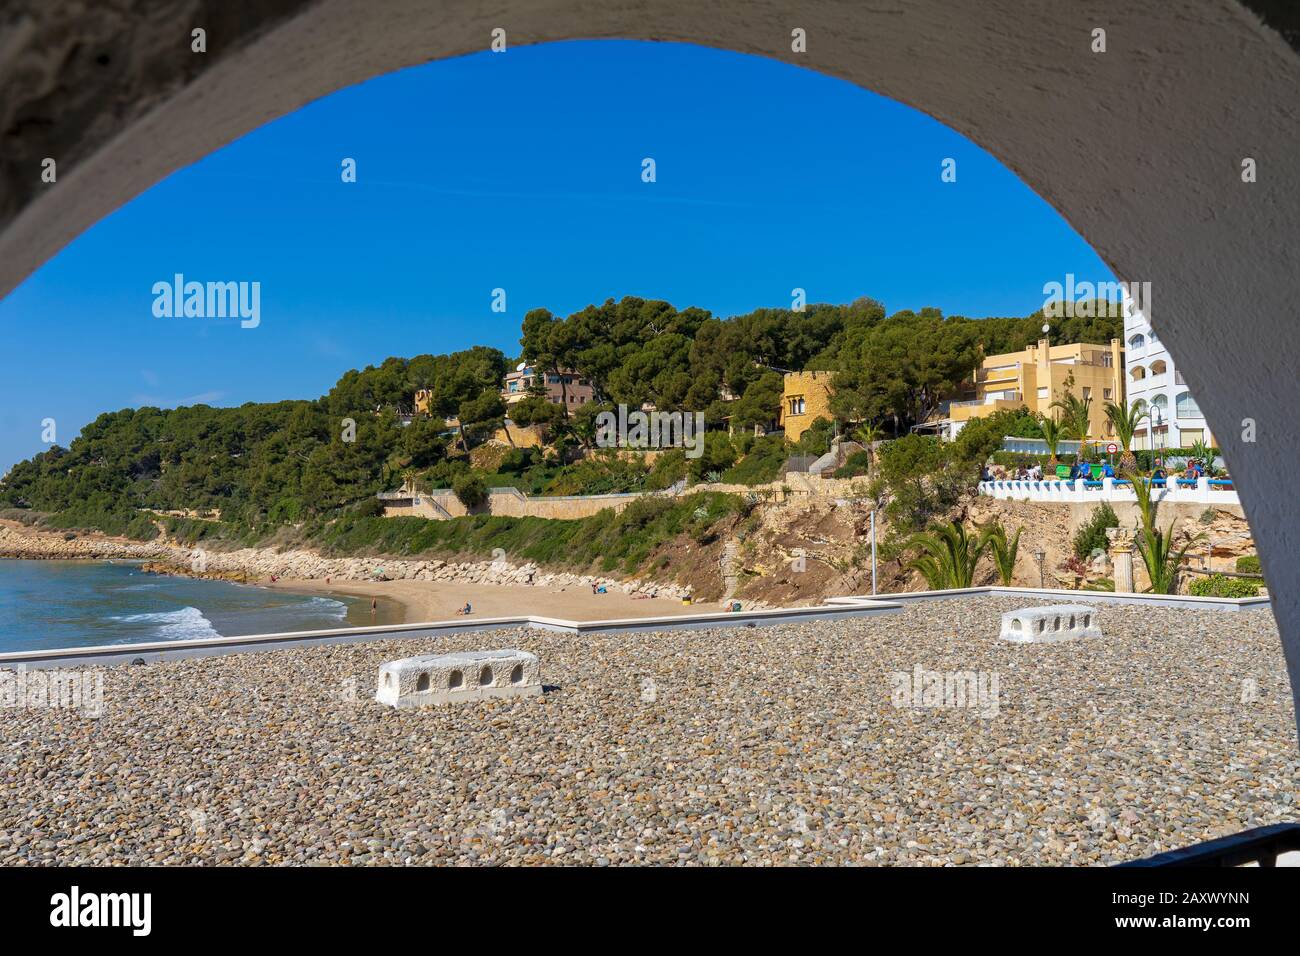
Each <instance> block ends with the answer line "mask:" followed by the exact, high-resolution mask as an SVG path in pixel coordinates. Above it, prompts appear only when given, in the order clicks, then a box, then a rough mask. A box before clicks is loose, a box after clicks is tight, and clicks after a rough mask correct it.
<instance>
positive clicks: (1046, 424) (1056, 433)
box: [1038, 415, 1065, 467]
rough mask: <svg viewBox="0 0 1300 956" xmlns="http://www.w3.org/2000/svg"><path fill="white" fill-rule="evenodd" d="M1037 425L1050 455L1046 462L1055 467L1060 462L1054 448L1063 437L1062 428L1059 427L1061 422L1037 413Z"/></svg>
mask: <svg viewBox="0 0 1300 956" xmlns="http://www.w3.org/2000/svg"><path fill="white" fill-rule="evenodd" d="M1038 427H1039V428H1040V429H1041V430H1042V432H1043V441H1045V442H1046V443H1047V450H1048V452H1049V453H1050V454H1051V456H1052V458H1051V461H1049V462H1048V464H1049V465H1051V466H1052V467H1055V466H1056V465H1058V464H1060V462H1059V461H1058V460H1057V458H1056V448H1057V446H1058V445H1060V444H1061V441H1062V440H1063V439H1064V438H1065V435H1064V434H1063V429H1062V428H1061V423H1060V422H1058V421H1057V420H1056V419H1055V418H1048V417H1047V416H1046V415H1039V416H1038Z"/></svg>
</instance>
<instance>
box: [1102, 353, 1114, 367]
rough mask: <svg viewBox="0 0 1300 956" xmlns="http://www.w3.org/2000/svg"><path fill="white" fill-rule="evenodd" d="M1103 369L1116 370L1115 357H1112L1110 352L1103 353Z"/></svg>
mask: <svg viewBox="0 0 1300 956" xmlns="http://www.w3.org/2000/svg"><path fill="white" fill-rule="evenodd" d="M1101 367H1102V368H1114V367H1115V356H1113V355H1111V354H1110V353H1109V352H1102V353H1101Z"/></svg>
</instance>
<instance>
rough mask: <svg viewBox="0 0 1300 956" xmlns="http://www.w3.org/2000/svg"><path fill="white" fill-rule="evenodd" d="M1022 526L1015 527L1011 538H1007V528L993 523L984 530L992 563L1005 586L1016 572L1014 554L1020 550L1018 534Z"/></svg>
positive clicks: (1021, 532) (1008, 584)
mask: <svg viewBox="0 0 1300 956" xmlns="http://www.w3.org/2000/svg"><path fill="white" fill-rule="evenodd" d="M1024 530H1025V529H1024V528H1017V529H1016V533H1015V535H1013V536H1012V538H1011V540H1009V541H1008V540H1007V529H1006V528H1004V527H1002V525H1001V524H995V525H993V527H991V528H989V529H988V531H987V532H986V535H987V538H988V543H989V548H990V549H991V551H990V553H991V554H992V556H993V565H994V566H995V567H996V568H997V569H998V577H999V578H1001V579H1002V583H1003V584H1004V585H1005V586H1006V587H1010V586H1011V579H1012V577H1013V576H1014V575H1015V573H1016V554H1017V553H1018V552H1019V551H1020V535H1021V534H1023V533H1024Z"/></svg>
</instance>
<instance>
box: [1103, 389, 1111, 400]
mask: <svg viewBox="0 0 1300 956" xmlns="http://www.w3.org/2000/svg"><path fill="white" fill-rule="evenodd" d="M1110 394H1111V390H1110V389H1109V388H1103V389H1102V390H1101V397H1102V398H1103V399H1104V400H1105V401H1108V402H1109V401H1110Z"/></svg>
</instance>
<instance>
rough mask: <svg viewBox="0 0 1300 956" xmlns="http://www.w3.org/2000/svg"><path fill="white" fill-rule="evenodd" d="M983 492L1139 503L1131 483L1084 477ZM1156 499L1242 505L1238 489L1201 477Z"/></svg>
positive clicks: (1159, 492) (1015, 482) (1016, 483)
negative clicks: (1093, 480) (1092, 480)
mask: <svg viewBox="0 0 1300 956" xmlns="http://www.w3.org/2000/svg"><path fill="white" fill-rule="evenodd" d="M979 493H980V494H981V495H986V496H988V497H990V498H1001V499H1003V500H1007V501H1064V502H1082V503H1087V502H1094V501H1130V502H1134V503H1136V502H1137V495H1136V494H1134V493H1133V488H1132V486H1131V485H1129V484H1128V483H1127V482H1116V480H1115V479H1114V478H1103V479H1101V487H1100V488H1098V487H1095V486H1093V487H1088V486H1087V484H1086V483H1085V482H1084V479H1082V478H1076V479H1075V480H1074V481H1061V480H1060V479H1057V478H1050V479H1048V478H1045V479H1043V480H1042V481H1021V480H1019V479H1005V480H1000V481H981V482H980V484H979ZM1152 499H1153V500H1154V501H1156V502H1157V503H1163V502H1166V501H1167V502H1169V503H1170V504H1179V503H1186V504H1201V505H1238V506H1240V504H1241V499H1240V498H1238V497H1237V489H1236V488H1223V487H1221V486H1218V485H1211V484H1210V480H1209V479H1208V478H1198V479H1197V481H1196V484H1195V485H1180V484H1178V483H1177V482H1176V481H1175V480H1174V479H1173V478H1170V479H1169V483H1168V484H1167V485H1165V487H1163V488H1156V489H1154V491H1153V494H1152Z"/></svg>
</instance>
